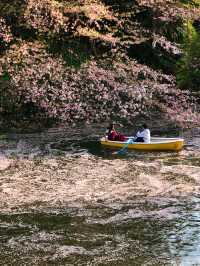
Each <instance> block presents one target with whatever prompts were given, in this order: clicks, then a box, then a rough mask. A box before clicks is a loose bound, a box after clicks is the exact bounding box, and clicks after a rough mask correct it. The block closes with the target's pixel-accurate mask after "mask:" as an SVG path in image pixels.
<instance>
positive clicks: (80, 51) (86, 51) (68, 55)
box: [47, 39, 91, 69]
mask: <svg viewBox="0 0 200 266" xmlns="http://www.w3.org/2000/svg"><path fill="white" fill-rule="evenodd" d="M47 47H48V49H47V50H48V52H49V53H51V54H54V55H55V56H58V57H60V56H61V57H62V59H63V60H64V62H65V64H66V65H67V66H69V67H72V68H75V69H79V68H80V67H81V65H82V64H84V63H86V62H87V61H88V60H89V59H90V56H91V53H90V47H89V44H88V43H87V42H86V40H85V41H84V40H81V39H79V40H71V41H68V42H67V41H66V42H64V41H60V40H56V39H51V40H48V41H47Z"/></svg>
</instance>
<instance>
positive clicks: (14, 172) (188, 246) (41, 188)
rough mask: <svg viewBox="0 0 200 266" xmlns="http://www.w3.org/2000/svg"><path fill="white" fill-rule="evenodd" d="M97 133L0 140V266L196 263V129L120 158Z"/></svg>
mask: <svg viewBox="0 0 200 266" xmlns="http://www.w3.org/2000/svg"><path fill="white" fill-rule="evenodd" d="M91 132H92V134H91ZM99 132H100V133H99ZM102 132H103V129H102V131H99V130H97V129H93V130H91V129H81V128H80V129H70V130H61V129H51V130H48V131H45V132H42V133H34V134H21V135H20V134H5V136H4V137H2V138H0V208H1V209H0V210H1V211H0V240H1V245H0V260H1V264H2V265H200V248H199V247H200V234H199V233H200V232H199V231H200V199H199V196H200V171H199V170H200V147H199V143H200V142H199V141H200V132H199V130H198V129H196V130H193V131H190V132H186V133H184V137H185V138H186V147H185V148H184V150H183V151H181V152H179V153H169V152H168V153H166V152H165V153H163V152H162V153H160V152H159V153H145V152H134V151H132V152H128V153H127V154H125V155H123V156H116V155H113V154H112V152H111V151H110V150H106V149H104V148H102V147H101V146H100V145H99V143H98V141H97V140H98V138H99V136H100V135H101V133H102Z"/></svg>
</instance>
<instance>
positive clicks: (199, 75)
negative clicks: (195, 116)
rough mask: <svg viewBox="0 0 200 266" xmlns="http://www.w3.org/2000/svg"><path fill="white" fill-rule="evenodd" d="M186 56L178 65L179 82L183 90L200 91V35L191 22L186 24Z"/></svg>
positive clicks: (184, 45)
mask: <svg viewBox="0 0 200 266" xmlns="http://www.w3.org/2000/svg"><path fill="white" fill-rule="evenodd" d="M183 50H184V55H183V57H182V58H181V60H180V61H179V62H178V64H177V81H178V85H179V87H181V88H187V89H188V88H189V89H192V90H199V89H200V35H199V33H198V32H197V31H196V30H195V28H194V27H193V25H192V23H191V22H190V21H188V22H187V24H186V35H185V40H184V43H183Z"/></svg>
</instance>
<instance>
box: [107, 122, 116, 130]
mask: <svg viewBox="0 0 200 266" xmlns="http://www.w3.org/2000/svg"><path fill="white" fill-rule="evenodd" d="M108 130H109V131H112V130H115V126H114V124H113V123H110V125H109V126H108Z"/></svg>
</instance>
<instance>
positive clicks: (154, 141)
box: [100, 137, 184, 151]
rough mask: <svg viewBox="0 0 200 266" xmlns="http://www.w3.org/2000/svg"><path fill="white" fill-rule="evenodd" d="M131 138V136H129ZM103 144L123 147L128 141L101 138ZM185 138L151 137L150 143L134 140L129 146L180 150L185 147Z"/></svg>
mask: <svg viewBox="0 0 200 266" xmlns="http://www.w3.org/2000/svg"><path fill="white" fill-rule="evenodd" d="M129 138H130V137H129ZM100 142H101V144H102V145H104V146H107V147H110V148H123V147H124V146H125V145H126V142H121V141H111V140H107V139H106V138H101V139H100ZM183 145H184V139H182V138H157V137H151V142H150V143H143V142H134V143H131V144H128V146H127V148H128V149H131V150H143V151H180V150H181V149H182V148H183Z"/></svg>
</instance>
